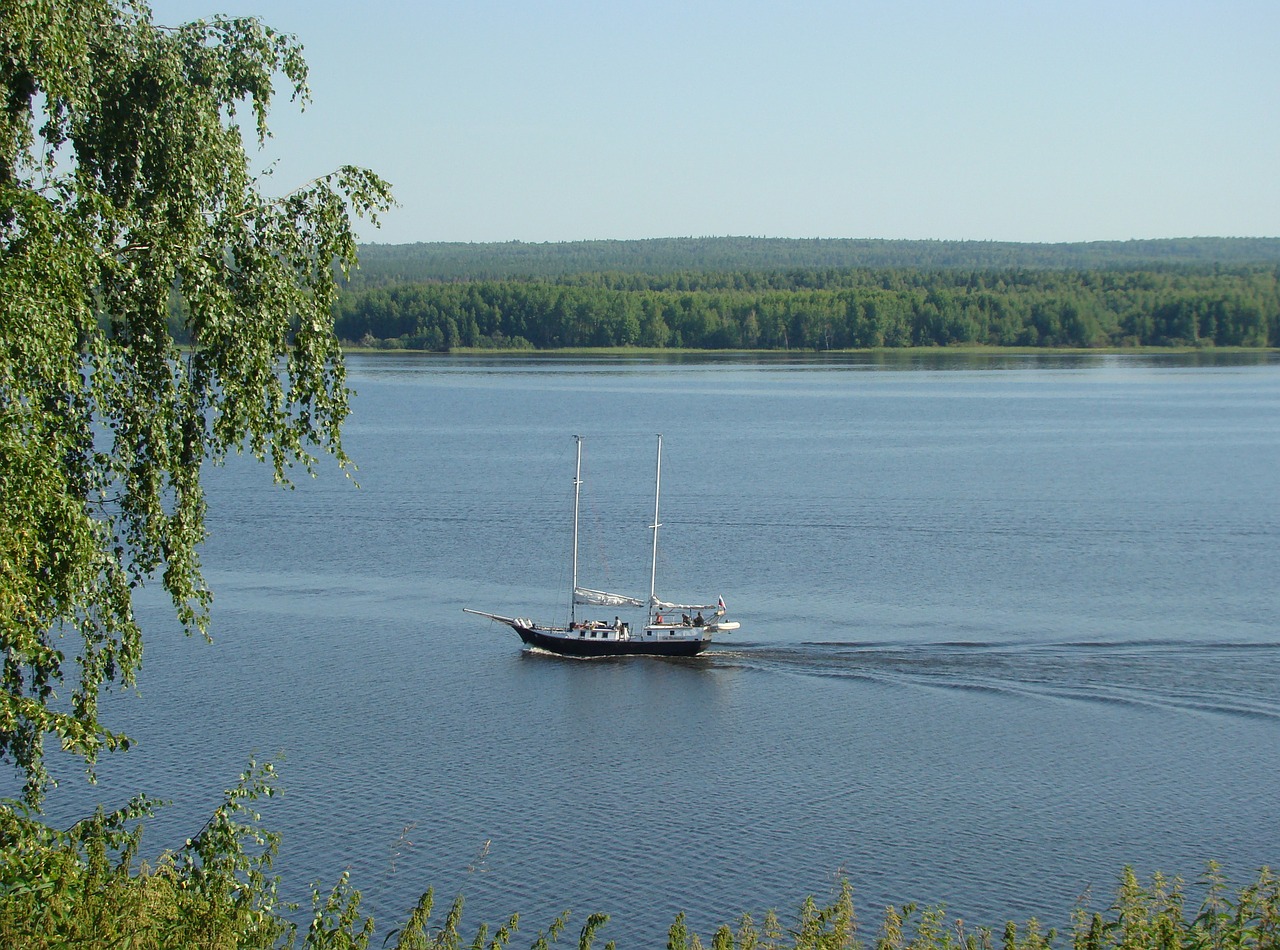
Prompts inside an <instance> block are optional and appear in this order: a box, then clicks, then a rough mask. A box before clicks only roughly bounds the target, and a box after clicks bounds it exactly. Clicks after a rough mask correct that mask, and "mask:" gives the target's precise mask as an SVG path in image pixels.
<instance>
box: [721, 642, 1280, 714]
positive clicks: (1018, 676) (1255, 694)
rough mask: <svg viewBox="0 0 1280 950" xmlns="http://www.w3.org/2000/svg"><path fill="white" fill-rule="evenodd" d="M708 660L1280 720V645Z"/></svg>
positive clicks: (968, 645) (890, 651)
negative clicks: (1279, 688) (1278, 686)
mask: <svg viewBox="0 0 1280 950" xmlns="http://www.w3.org/2000/svg"><path fill="white" fill-rule="evenodd" d="M707 656H708V658H709V659H710V660H712V661H713V662H714V663H716V664H717V666H720V667H723V668H726V669H732V668H736V669H742V670H749V671H758V672H767V673H784V674H790V675H801V676H815V677H824V678H836V679H847V680H854V681H866V682H874V683H878V684H885V685H896V686H901V687H904V688H913V689H930V690H948V691H963V692H971V693H987V694H991V695H1000V696H1005V697H1009V698H1027V699H1035V700H1042V701H1073V702H1089V703H1101V704H1114V705H1123V706H1132V707H1145V708H1151V709H1167V710H1180V711H1184V712H1191V713H1205V714H1213V715H1223V716H1239V717H1247V718H1255V719H1260V720H1267V721H1276V722H1280V697H1277V695H1276V694H1275V691H1274V689H1271V688H1268V684H1274V683H1275V682H1277V681H1280V643H1267V642H1263V643H1241V642H1196V641H1183V640H1135V641H1116V642H1084V641H1081V642H1068V643H1034V642H1026V643H1012V644H1011V643H990V642H984V641H969V640H953V641H938V642H928V643H919V642H912V643H895V642H888V641H821V642H805V643H797V644H767V643H757V644H752V643H745V644H744V643H739V644H736V645H735V646H734V647H732V648H720V649H716V650H714V651H712V652H711V653H709V654H708V655H707Z"/></svg>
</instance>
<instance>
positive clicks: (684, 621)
mask: <svg viewBox="0 0 1280 950" xmlns="http://www.w3.org/2000/svg"><path fill="white" fill-rule="evenodd" d="M680 623H681V625H683V626H686V627H687V626H689V615H688V614H681V615H680Z"/></svg>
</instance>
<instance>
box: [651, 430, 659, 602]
mask: <svg viewBox="0 0 1280 950" xmlns="http://www.w3.org/2000/svg"><path fill="white" fill-rule="evenodd" d="M661 491H662V433H658V464H657V470H656V472H655V474H654V477H653V524H652V525H650V527H652V528H653V563H652V565H651V566H650V568H649V618H650V622H652V619H653V601H654V597H655V596H656V593H657V582H658V529H659V528H660V527H662V525H661V524H659V523H658V498H659V495H660V494H661Z"/></svg>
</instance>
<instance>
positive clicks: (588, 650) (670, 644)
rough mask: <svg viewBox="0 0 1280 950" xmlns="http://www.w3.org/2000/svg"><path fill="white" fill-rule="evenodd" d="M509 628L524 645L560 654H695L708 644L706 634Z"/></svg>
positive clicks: (529, 627) (515, 623) (581, 655)
mask: <svg viewBox="0 0 1280 950" xmlns="http://www.w3.org/2000/svg"><path fill="white" fill-rule="evenodd" d="M509 625H510V627H511V629H512V630H514V631H515V632H516V633H518V634H519V635H520V639H521V640H523V641H524V642H525V643H526V644H527V645H529V646H531V647H536V648H537V649H539V650H546V651H548V652H550V653H558V654H560V655H561V656H576V657H596V656H697V655H698V654H699V653H701V652H703V651H704V650H705V649H706V648H707V647H709V646H711V638H710V637H674V636H670V637H662V636H652V637H650V636H645V637H633V638H631V639H627V640H613V639H610V640H593V639H591V638H589V637H579V636H577V635H576V634H575V633H572V632H565V631H546V630H543V629H540V628H539V627H538V626H537V625H531V624H523V623H519V622H512V623H510V624H509Z"/></svg>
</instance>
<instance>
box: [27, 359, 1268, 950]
mask: <svg viewBox="0 0 1280 950" xmlns="http://www.w3.org/2000/svg"><path fill="white" fill-rule="evenodd" d="M349 371H350V382H351V385H352V386H353V387H354V388H355V389H356V390H357V392H358V395H357V397H356V399H355V402H354V407H355V409H354V414H353V416H352V419H351V421H350V423H349V426H348V429H347V447H348V450H349V451H350V453H351V454H352V455H353V456H354V457H355V459H356V460H357V462H358V463H359V466H360V469H359V472H358V473H357V475H356V480H357V481H358V482H359V484H360V487H359V488H358V489H357V488H356V487H354V486H353V485H352V484H351V483H350V482H349V481H347V480H345V479H343V478H341V477H339V476H336V475H334V473H333V472H332V471H329V470H328V469H326V470H325V471H324V472H322V474H321V476H320V477H318V478H316V479H314V480H313V479H308V478H305V477H304V478H303V479H301V480H300V481H299V484H298V486H297V490H295V491H281V490H279V489H276V488H273V487H272V486H271V485H270V479H269V476H268V473H267V472H266V471H265V470H263V469H261V468H258V467H255V466H253V465H250V464H248V463H247V462H245V461H243V460H233V462H232V464H229V465H228V466H226V467H225V468H223V469H217V470H213V471H211V472H210V473H209V496H210V515H209V522H210V527H211V530H212V532H213V537H212V540H211V541H210V542H209V544H208V545H207V547H206V549H205V551H204V563H205V567H206V571H207V577H208V580H209V581H210V583H211V584H212V586H213V587H214V590H215V592H216V599H215V607H214V627H213V635H214V641H215V642H214V644H213V645H212V646H208V645H205V644H203V643H201V642H198V641H190V640H186V639H184V638H182V637H181V636H180V635H178V634H177V633H175V632H174V625H173V623H172V621H171V620H168V619H167V612H166V611H165V609H164V606H163V603H160V602H158V601H154V600H144V603H143V605H142V615H143V617H144V620H145V622H146V624H147V629H148V636H149V639H148V642H147V652H146V657H145V667H144V670H143V673H142V676H141V680H140V695H136V696H135V695H132V694H126V695H122V696H114V697H112V698H111V700H110V702H109V703H108V705H107V709H108V711H109V714H110V715H111V717H112V720H113V723H114V724H115V725H118V726H120V727H122V728H124V729H125V730H126V731H128V732H130V733H131V734H132V735H133V736H134V737H135V738H136V739H137V740H138V745H137V747H136V748H135V749H134V750H132V751H130V752H129V753H127V754H126V755H122V756H115V757H113V758H111V759H109V760H107V761H106V762H104V764H103V766H102V768H101V770H100V772H101V781H100V784H99V785H98V786H97V787H95V788H86V787H85V786H84V784H83V782H82V780H81V779H80V778H79V776H78V773H77V772H76V770H75V769H74V768H73V767H71V766H69V765H63V766H61V767H60V770H59V774H60V776H61V777H62V778H63V787H62V788H60V789H59V790H57V791H56V792H55V793H53V796H52V798H51V801H50V813H51V814H52V815H53V816H54V818H55V819H58V818H59V817H62V818H67V819H69V818H70V817H72V816H76V815H79V814H82V813H83V811H84V810H85V809H86V808H87V807H91V803H92V802H95V801H103V802H105V803H107V804H108V805H115V804H119V803H121V802H123V801H124V800H125V799H126V798H127V797H128V794H129V793H131V792H133V791H137V790H146V791H148V792H150V793H152V794H155V795H157V796H159V797H162V798H168V799H171V800H172V801H173V805H172V806H170V807H169V808H168V809H166V810H165V811H164V812H162V813H161V815H160V817H158V818H157V819H156V820H155V821H153V822H152V823H151V824H150V825H149V828H148V832H147V834H146V836H145V838H144V846H143V851H144V853H145V852H148V851H152V852H154V851H157V850H159V849H161V848H163V847H170V846H176V845H178V844H180V843H181V841H182V840H183V839H184V838H185V837H186V836H188V835H189V834H191V833H192V832H193V831H195V830H196V829H197V828H198V827H199V825H200V824H201V823H202V822H203V820H204V817H205V816H207V814H208V812H209V811H210V810H211V809H212V808H213V807H214V805H215V804H216V801H217V798H218V794H219V791H220V789H221V788H224V787H226V785H227V784H229V783H231V782H233V781H234V779H235V776H236V775H237V774H239V772H240V771H241V770H242V768H243V767H244V764H245V762H246V761H247V759H248V756H249V755H250V754H251V753H257V754H258V755H259V756H273V755H276V754H282V755H283V759H282V762H281V764H280V771H281V774H282V779H283V784H284V786H285V795H284V797H283V798H282V799H280V800H279V801H276V802H271V803H268V805H267V806H266V807H265V808H264V816H265V820H266V823H267V824H268V825H269V826H270V827H272V828H274V829H276V830H279V831H281V832H282V833H283V835H284V844H283V848H282V851H281V857H280V862H279V865H278V869H279V870H280V872H281V873H282V875H283V877H284V885H285V886H284V889H285V891H286V892H287V893H288V894H289V895H290V896H292V897H294V898H295V899H303V900H305V895H306V888H307V885H308V884H309V883H310V882H311V881H314V880H318V881H321V882H324V883H326V884H328V883H332V882H333V881H334V880H335V879H336V878H337V876H338V874H339V873H340V872H341V871H342V870H344V869H348V868H349V869H350V870H351V873H352V880H353V883H354V884H355V885H356V886H357V887H360V888H361V889H362V891H363V892H364V895H365V905H364V906H365V909H366V910H367V911H368V912H371V913H373V914H374V915H375V917H376V918H377V920H378V922H379V926H380V927H381V928H384V929H385V928H389V927H393V926H397V925H398V924H399V923H401V922H402V921H403V919H404V917H405V916H406V914H407V912H408V910H409V909H410V908H411V906H412V904H413V902H414V901H415V900H416V898H417V896H418V894H419V893H420V892H421V891H422V890H424V889H425V888H427V887H428V886H434V887H435V889H436V892H437V895H439V896H440V897H441V899H443V900H446V901H447V899H449V898H451V897H452V896H453V895H454V894H456V893H463V894H465V895H466V897H467V901H468V905H467V906H468V912H467V920H468V921H469V922H470V924H471V925H475V924H477V923H479V922H480V921H481V920H487V921H489V922H491V923H496V922H499V921H500V920H502V919H505V917H506V916H507V915H509V914H510V913H511V912H513V911H519V912H520V913H521V915H522V918H521V919H522V926H521V931H520V934H521V936H520V939H519V940H518V941H517V945H519V944H522V943H524V941H526V940H527V941H530V942H531V941H532V940H533V938H534V936H535V935H536V933H537V931H538V930H539V929H541V928H543V927H545V926H546V925H547V924H548V923H549V922H550V921H551V920H552V919H553V918H554V916H555V915H556V914H557V913H559V912H560V911H561V910H564V909H566V908H568V909H571V910H572V911H573V921H574V923H573V924H571V927H576V926H578V925H580V924H581V923H582V921H584V920H585V918H586V915H587V914H588V913H591V912H595V911H603V912H606V913H610V914H611V915H613V919H612V920H611V922H610V923H609V924H608V926H607V927H606V928H605V929H604V930H603V931H602V932H601V937H602V939H609V938H613V939H616V940H617V941H618V942H619V945H620V946H622V947H653V946H661V945H663V944H664V942H665V931H666V928H667V926H668V925H669V924H670V922H671V919H672V917H673V916H674V915H675V914H676V913H677V912H678V911H680V910H684V911H686V912H687V914H688V917H689V923H690V925H691V926H692V927H693V928H694V929H695V930H697V931H699V932H700V933H702V934H704V935H708V934H709V933H710V932H711V931H712V930H714V929H715V927H716V926H717V925H719V924H721V923H726V922H728V923H732V922H735V921H736V918H737V916H738V915H739V914H740V913H741V912H743V911H750V912H752V913H753V915H754V916H755V917H756V919H757V920H759V918H760V917H761V915H762V914H763V912H764V911H765V910H767V909H769V908H777V909H778V910H779V911H780V912H782V913H783V915H784V916H785V915H787V914H791V913H793V912H794V911H795V910H796V909H797V908H798V906H799V904H800V902H801V900H802V899H803V897H804V896H805V895H806V894H809V893H815V894H817V895H818V896H819V897H820V898H822V897H826V896H829V895H830V894H831V893H832V892H833V889H834V887H835V885H836V882H837V881H838V880H839V878H840V877H842V876H844V877H847V878H848V879H849V880H850V881H851V882H852V884H853V886H854V888H855V901H856V903H857V906H858V909H859V913H860V916H861V918H862V920H863V921H864V926H865V927H866V928H868V930H874V928H875V926H876V925H877V924H878V922H879V920H880V914H881V912H882V910H883V907H884V905H886V904H888V903H895V902H897V903H900V902H904V901H908V900H914V901H918V902H921V903H924V904H935V903H945V904H946V905H947V907H948V909H949V911H950V912H951V913H952V914H954V915H958V916H961V917H963V918H964V919H965V920H966V921H967V922H971V923H973V924H988V925H999V924H1000V923H1002V922H1003V921H1004V920H1005V919H1006V918H1010V917H1012V918H1018V919H1024V918H1025V917H1026V916H1028V915H1031V914H1036V915H1038V916H1040V917H1041V919H1042V920H1043V921H1045V923H1046V924H1048V925H1057V926H1063V925H1065V924H1067V923H1068V915H1069V911H1070V908H1071V907H1072V906H1073V905H1074V903H1075V902H1076V900H1077V899H1079V898H1080V897H1081V896H1082V895H1085V894H1088V895H1090V896H1089V900H1091V902H1092V904H1093V905H1094V906H1105V905H1106V904H1107V903H1109V902H1110V899H1111V896H1112V894H1113V889H1114V885H1115V883H1116V880H1117V877H1118V874H1119V872H1120V870H1121V868H1122V867H1123V866H1124V865H1126V864H1131V865H1133V866H1134V867H1135V869H1136V870H1137V871H1138V872H1139V873H1140V874H1149V873H1150V872H1151V871H1154V870H1157V869H1159V870H1163V871H1165V872H1167V873H1170V874H1175V873H1176V874H1181V875H1183V876H1184V877H1187V878H1188V879H1195V878H1196V877H1197V876H1198V875H1199V874H1200V873H1201V872H1202V871H1203V869H1204V864H1205V862H1206V861H1208V860H1209V859H1217V860H1219V861H1221V862H1222V863H1223V865H1224V866H1225V867H1226V869H1227V871H1228V872H1229V873H1230V874H1232V875H1233V876H1234V877H1236V878H1237V879H1244V878H1247V877H1249V876H1250V875H1252V873H1253V872H1254V871H1255V870H1256V869H1257V868H1258V867H1260V866H1261V865H1264V864H1270V865H1272V866H1275V865H1276V864H1277V863H1280V809H1277V807H1276V805H1275V801H1276V794H1275V788H1276V787H1277V785H1278V784H1280V594H1278V593H1277V579H1278V578H1280V501H1278V500H1277V497H1278V496H1277V471H1280V361H1277V358H1276V357H1275V356H1268V355H1261V356H1258V355H1244V356H1223V357H1213V356H1187V357H1140V356H1133V357H1126V356H1097V357H1089V356H1082V357H1047V358H1036V357H978V358H971V357H949V358H948V357H939V356H936V355H935V356H932V357H931V356H928V355H924V356H919V355H907V356H903V357H889V358H882V359H879V360H871V359H868V358H819V357H807V358H805V357H799V358H796V357H792V358H773V359H761V360H748V359H742V360H737V359H718V360H696V359H686V360H681V359H674V360H670V361H655V360H648V359H563V358H505V359H504V358H492V359H481V358H475V359H460V358H450V359H438V358H419V357H410V356H405V357H396V356H369V357H364V356H358V357H353V358H352V359H351V360H350V364H349ZM658 432H661V433H662V434H663V437H664V456H663V496H662V501H663V510H662V521H663V524H664V527H663V529H662V531H663V533H662V541H663V543H662V548H661V551H660V558H659V566H658V574H659V579H660V583H659V587H660V590H662V591H669V592H670V593H671V594H672V595H673V596H680V597H683V596H686V595H687V596H702V595H706V596H709V597H710V598H711V599H712V600H714V598H715V597H716V596H717V595H723V596H724V598H725V600H726V601H727V603H728V605H729V608H730V611H731V614H732V616H733V617H735V618H736V619H738V620H740V621H741V622H742V628H741V630H740V631H738V632H737V633H734V634H731V635H729V636H727V637H723V638H721V639H720V640H719V641H718V642H717V646H716V647H715V648H714V649H713V651H712V652H711V653H710V654H708V655H705V656H704V657H702V658H700V659H698V660H693V661H661V660H643V659H634V660H621V661H619V660H611V661H592V662H584V661H570V660H562V659H557V658H554V657H547V656H540V655H536V654H529V653H525V652H522V650H521V648H520V644H519V641H518V640H517V638H516V637H515V635H514V634H513V633H512V632H511V631H510V630H508V629H507V628H505V627H501V626H499V625H496V624H492V623H490V622H487V621H484V620H481V619H480V618H477V617H473V616H470V615H465V614H463V613H462V608H463V607H464V606H469V607H476V608H480V609H484V610H492V611H494V612H498V613H507V614H520V615H531V616H535V617H546V618H548V619H553V618H555V617H557V616H559V614H558V613H557V612H558V611H560V610H561V608H562V606H563V604H564V601H565V596H564V595H565V592H566V591H567V589H568V585H569V565H568V558H569V535H568V526H569V522H568V519H569V513H570V505H571V500H572V474H573V452H574V443H573V439H572V435H574V434H581V435H582V436H583V437H584V439H585V442H584V446H585V449H584V462H583V466H584V470H583V481H584V486H583V492H584V494H583V545H582V557H583V565H584V572H587V571H589V572H590V573H589V574H588V575H587V576H585V577H584V581H587V582H589V583H590V584H591V586H598V587H603V588H607V589H620V590H637V591H639V592H640V593H647V584H648V573H649V565H648V559H649V554H650V551H649V547H648V545H649V535H648V532H647V530H646V529H647V525H648V523H649V521H650V519H651V518H652V504H653V498H652V480H653V449H654V436H655V435H656V434H657V433H658ZM868 936H870V934H868Z"/></svg>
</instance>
